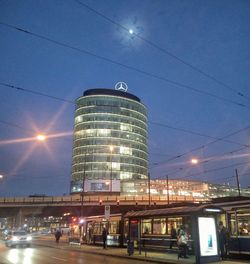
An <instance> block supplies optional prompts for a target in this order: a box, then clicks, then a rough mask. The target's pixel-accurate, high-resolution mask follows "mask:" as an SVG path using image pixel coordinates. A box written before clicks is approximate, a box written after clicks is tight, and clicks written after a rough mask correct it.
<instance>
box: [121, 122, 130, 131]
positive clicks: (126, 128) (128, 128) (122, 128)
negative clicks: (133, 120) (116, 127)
mask: <svg viewBox="0 0 250 264" xmlns="http://www.w3.org/2000/svg"><path fill="white" fill-rule="evenodd" d="M120 128H121V130H123V131H132V126H131V125H127V124H126V125H125V124H121V127H120Z"/></svg>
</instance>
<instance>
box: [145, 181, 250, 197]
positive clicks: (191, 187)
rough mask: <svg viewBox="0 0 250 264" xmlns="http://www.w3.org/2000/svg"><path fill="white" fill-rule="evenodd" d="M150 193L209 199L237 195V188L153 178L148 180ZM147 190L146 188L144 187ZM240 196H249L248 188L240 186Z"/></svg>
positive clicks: (249, 190) (201, 182) (225, 185)
mask: <svg viewBox="0 0 250 264" xmlns="http://www.w3.org/2000/svg"><path fill="white" fill-rule="evenodd" d="M150 186H151V189H150V193H151V194H152V195H159V196H165V195H167V194H169V196H170V200H171V199H172V200H175V199H176V197H177V198H186V199H189V198H196V199H211V198H217V197H226V196H238V189H237V188H236V187H235V186H230V185H227V184H216V183H209V182H203V181H196V180H184V179H183V180H181V179H178V180H177V179H169V180H167V179H155V180H151V181H150ZM145 191H146V192H148V189H145ZM241 195H242V196H250V188H248V189H244V188H241Z"/></svg>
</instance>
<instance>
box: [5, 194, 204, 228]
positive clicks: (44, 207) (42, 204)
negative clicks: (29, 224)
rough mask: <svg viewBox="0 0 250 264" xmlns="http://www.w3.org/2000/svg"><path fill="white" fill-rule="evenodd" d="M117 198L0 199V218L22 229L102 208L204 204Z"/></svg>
mask: <svg viewBox="0 0 250 264" xmlns="http://www.w3.org/2000/svg"><path fill="white" fill-rule="evenodd" d="M169 198H170V199H169V201H168V198H167V196H155V195H151V196H150V200H149V195H142V196H118V195H117V196H116V195H87V194H84V196H82V195H80V194H78V195H69V196H34V197H0V218H10V219H11V223H12V226H22V225H23V223H24V222H25V219H26V218H43V217H49V216H50V217H51V216H53V217H62V216H63V215H65V214H69V215H71V216H78V217H80V216H93V215H103V214H104V207H105V205H109V206H110V213H111V214H115V213H125V212H128V211H130V210H143V209H147V208H149V207H150V208H152V207H153V208H162V207H164V206H166V205H167V204H168V203H194V202H205V201H206V200H205V199H194V198H193V197H186V196H171V197H169Z"/></svg>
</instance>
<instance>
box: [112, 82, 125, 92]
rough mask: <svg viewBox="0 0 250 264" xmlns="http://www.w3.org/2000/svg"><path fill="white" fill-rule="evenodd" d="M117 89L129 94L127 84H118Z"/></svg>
mask: <svg viewBox="0 0 250 264" xmlns="http://www.w3.org/2000/svg"><path fill="white" fill-rule="evenodd" d="M115 89H116V90H118V91H123V92H127V90H128V86H127V84H126V83H125V82H118V83H117V84H116V85H115Z"/></svg>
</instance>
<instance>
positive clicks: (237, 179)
mask: <svg viewBox="0 0 250 264" xmlns="http://www.w3.org/2000/svg"><path fill="white" fill-rule="evenodd" d="M235 175H236V182H237V189H238V196H240V183H239V175H238V170H237V169H235Z"/></svg>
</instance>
